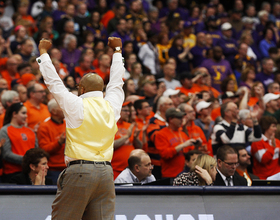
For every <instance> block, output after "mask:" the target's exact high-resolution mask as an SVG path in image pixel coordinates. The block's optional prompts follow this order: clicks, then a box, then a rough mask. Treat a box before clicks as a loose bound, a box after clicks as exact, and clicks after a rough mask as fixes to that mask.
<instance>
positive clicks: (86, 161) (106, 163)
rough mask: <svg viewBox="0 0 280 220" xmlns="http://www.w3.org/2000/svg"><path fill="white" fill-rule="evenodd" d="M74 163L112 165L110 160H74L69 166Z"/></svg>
mask: <svg viewBox="0 0 280 220" xmlns="http://www.w3.org/2000/svg"><path fill="white" fill-rule="evenodd" d="M74 164H104V165H110V166H111V163H110V162H109V161H89V160H73V161H70V162H69V164H68V166H71V165H74Z"/></svg>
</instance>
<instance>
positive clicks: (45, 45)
mask: <svg viewBox="0 0 280 220" xmlns="http://www.w3.org/2000/svg"><path fill="white" fill-rule="evenodd" d="M51 47H52V42H51V41H49V40H44V39H42V40H40V43H39V51H40V55H42V54H43V53H47V52H48V50H49V49H51Z"/></svg>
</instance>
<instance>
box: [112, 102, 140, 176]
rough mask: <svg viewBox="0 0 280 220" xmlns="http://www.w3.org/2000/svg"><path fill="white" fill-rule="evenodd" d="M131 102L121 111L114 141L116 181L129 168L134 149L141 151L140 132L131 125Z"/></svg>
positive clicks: (123, 106)
mask: <svg viewBox="0 0 280 220" xmlns="http://www.w3.org/2000/svg"><path fill="white" fill-rule="evenodd" d="M130 106H131V104H130V102H124V103H123V105H122V110H121V117H120V119H119V120H118V122H117V126H118V131H117V133H116V135H115V140H114V155H113V158H112V162H111V163H112V168H113V172H114V179H116V178H117V176H118V175H119V174H120V173H121V172H122V171H123V170H124V169H125V168H126V167H127V166H128V163H127V161H128V158H129V155H130V153H131V152H132V151H133V150H134V149H141V148H142V147H143V144H142V142H141V141H140V140H139V138H138V135H139V132H140V130H137V131H136V129H135V123H129V122H128V121H129V116H130Z"/></svg>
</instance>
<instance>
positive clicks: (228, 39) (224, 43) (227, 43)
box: [217, 22, 237, 65]
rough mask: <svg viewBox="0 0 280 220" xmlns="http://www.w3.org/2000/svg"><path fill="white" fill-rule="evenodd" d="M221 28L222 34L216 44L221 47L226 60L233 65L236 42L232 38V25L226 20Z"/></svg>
mask: <svg viewBox="0 0 280 220" xmlns="http://www.w3.org/2000/svg"><path fill="white" fill-rule="evenodd" d="M221 30H222V35H223V36H222V38H221V39H220V40H218V42H217V45H218V46H220V47H221V48H222V49H223V54H224V55H225V58H226V60H228V61H229V62H230V64H231V65H233V60H234V56H235V55H236V54H237V42H236V40H235V39H233V38H232V25H231V24H230V23H228V22H227V23H224V24H223V25H222V26H221Z"/></svg>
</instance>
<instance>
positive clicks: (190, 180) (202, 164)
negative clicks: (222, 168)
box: [173, 154, 217, 186]
mask: <svg viewBox="0 0 280 220" xmlns="http://www.w3.org/2000/svg"><path fill="white" fill-rule="evenodd" d="M216 167H217V162H216V160H215V159H214V158H213V157H211V156H209V155H207V154H201V155H199V156H198V157H197V159H196V160H195V162H194V163H193V165H192V166H191V169H190V172H188V173H185V172H184V173H182V174H180V175H179V176H178V177H176V178H175V179H174V181H173V186H205V185H213V182H214V181H215V179H216V174H217V170H216Z"/></svg>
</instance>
